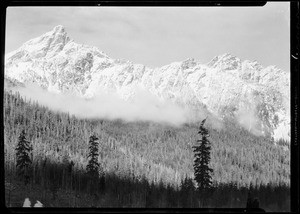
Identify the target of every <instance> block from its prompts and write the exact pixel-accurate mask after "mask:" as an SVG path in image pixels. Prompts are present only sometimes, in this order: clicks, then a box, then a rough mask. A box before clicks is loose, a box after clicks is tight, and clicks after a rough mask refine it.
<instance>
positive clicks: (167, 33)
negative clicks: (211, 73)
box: [5, 2, 290, 71]
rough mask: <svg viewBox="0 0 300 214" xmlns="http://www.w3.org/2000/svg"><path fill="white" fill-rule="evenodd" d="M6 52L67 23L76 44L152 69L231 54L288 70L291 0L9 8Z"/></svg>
mask: <svg viewBox="0 0 300 214" xmlns="http://www.w3.org/2000/svg"><path fill="white" fill-rule="evenodd" d="M6 21H7V22H6V51H5V52H6V53H8V52H10V51H12V50H15V49H17V48H18V47H20V46H21V45H22V44H23V43H24V42H26V41H28V40H29V39H32V38H35V37H37V36H40V35H42V34H43V33H45V32H47V31H50V30H52V29H53V28H54V27H55V26H56V25H63V26H64V27H65V29H66V31H67V32H68V34H69V36H70V37H71V38H72V39H74V40H75V42H77V43H82V44H87V45H92V46H96V47H98V48H100V49H101V50H102V51H104V52H105V53H106V54H108V55H109V56H110V57H112V58H122V59H126V60H130V61H132V62H134V63H141V64H144V65H146V66H148V67H151V68H154V67H160V66H163V65H166V64H169V63H171V62H174V61H182V60H185V59H187V58H195V59H196V60H197V61H200V62H202V63H206V62H208V61H210V60H211V59H212V58H213V57H214V56H216V55H220V54H224V53H231V54H233V55H235V56H237V57H239V58H241V59H242V60H245V59H249V60H257V61H258V62H260V63H261V64H262V65H263V66H268V65H277V66H278V67H279V68H281V69H284V70H286V71H289V63H290V60H289V58H290V56H289V53H290V29H289V22H290V11H289V3H288V2H282V3H279V2H273V3H267V5H265V6H264V7H251V8H249V7H245V8H242V7H225V8H222V7H214V8H213V7H204V8H201V7H151V8H150V7H118V8H117V7H95V8H92V7H69V8H68V7H9V8H8V9H7V20H6Z"/></svg>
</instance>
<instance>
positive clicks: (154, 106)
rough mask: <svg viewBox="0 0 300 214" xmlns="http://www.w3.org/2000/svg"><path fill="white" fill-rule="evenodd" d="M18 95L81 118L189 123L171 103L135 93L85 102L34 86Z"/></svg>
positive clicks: (103, 95) (99, 95)
mask: <svg viewBox="0 0 300 214" xmlns="http://www.w3.org/2000/svg"><path fill="white" fill-rule="evenodd" d="M16 90H17V91H19V93H20V94H21V96H24V97H26V99H31V100H32V101H34V100H35V101H38V103H39V104H41V105H44V106H47V107H49V108H51V109H52V110H56V111H61V112H69V113H70V114H73V115H75V116H77V117H80V118H105V119H123V120H126V121H135V120H143V121H154V122H159V123H168V124H171V125H180V124H183V123H185V122H187V121H188V118H189V115H191V112H190V111H189V110H187V109H186V108H183V107H180V106H178V105H176V104H174V103H171V102H162V101H160V100H159V99H158V98H157V97H155V96H154V95H152V94H151V93H150V92H147V91H144V90H137V92H136V96H135V98H134V99H132V100H130V101H125V100H123V99H121V98H120V97H119V96H118V95H117V94H107V93H100V92H99V93H97V95H96V96H95V97H94V98H92V99H84V98H81V97H78V96H76V95H74V94H70V93H65V94H55V93H51V92H48V91H46V90H43V89H42V88H40V87H39V86H37V85H35V84H28V85H27V86H26V87H25V88H17V89H16Z"/></svg>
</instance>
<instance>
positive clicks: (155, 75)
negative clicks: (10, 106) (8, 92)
mask: <svg viewBox="0 0 300 214" xmlns="http://www.w3.org/2000/svg"><path fill="white" fill-rule="evenodd" d="M5 77H6V78H7V79H9V80H13V81H16V82H18V83H22V84H26V83H31V82H35V83H37V84H38V85H40V86H41V87H43V88H45V89H47V90H49V91H52V92H55V93H64V92H72V93H75V94H77V95H79V96H81V97H85V98H92V97H94V96H95V95H97V93H98V92H99V91H102V92H107V93H116V94H118V95H119V96H120V97H122V98H123V99H125V100H128V99H132V98H133V97H134V96H135V94H136V89H137V88H143V89H145V90H147V91H149V92H150V93H152V94H153V95H155V96H157V97H158V98H159V99H161V100H171V101H173V102H176V103H180V104H183V105H188V106H193V107H197V106H203V105H204V106H206V108H207V109H208V110H209V111H211V112H212V113H214V114H216V115H218V116H220V117H221V118H222V117H224V115H227V116H228V115H231V116H234V117H236V118H237V120H238V121H240V123H241V124H242V125H244V126H245V127H246V128H249V129H253V130H254V129H255V130H256V131H257V132H261V133H270V134H272V135H273V137H274V138H275V139H278V138H280V137H281V138H282V137H284V138H285V139H287V138H288V136H289V126H290V119H289V111H290V110H289V109H290V106H289V100H290V90H289V87H290V86H289V84H290V74H289V72H285V71H282V70H281V69H279V68H277V67H276V66H268V67H266V68H264V67H262V66H261V65H260V64H259V63H258V62H257V61H250V60H245V61H242V60H241V59H239V58H237V57H235V56H233V55H231V54H228V53H227V54H223V55H220V56H216V57H214V58H213V59H212V60H211V61H210V62H209V63H207V64H201V63H199V62H197V61H196V60H195V59H190V58H189V59H186V60H184V61H182V62H173V63H171V64H169V65H165V66H163V67H161V68H155V69H151V68H147V67H145V66H144V65H139V64H134V63H132V62H130V61H125V60H120V59H112V58H110V57H109V56H108V55H107V54H105V53H104V52H103V51H100V50H99V49H98V48H96V47H91V46H87V45H81V44H77V43H75V42H74V41H73V40H71V39H70V37H69V36H68V35H67V32H66V30H65V29H64V27H63V26H56V27H55V28H54V29H53V30H52V31H50V32H48V33H45V34H43V35H42V36H40V37H37V38H35V39H32V40H30V41H28V42H26V43H24V44H23V45H22V46H21V47H20V48H19V49H17V50H16V51H13V52H11V53H9V54H8V55H7V56H6V58H5ZM249 112H250V113H251V114H250V113H249ZM247 114H249V115H250V116H251V118H252V119H251V118H250V116H249V115H248V116H247ZM249 118H250V119H249ZM252 120H253V121H255V123H249V121H252ZM247 121H248V123H247Z"/></svg>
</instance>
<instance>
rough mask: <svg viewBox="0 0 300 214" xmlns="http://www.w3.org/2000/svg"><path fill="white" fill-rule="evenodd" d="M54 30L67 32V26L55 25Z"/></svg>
mask: <svg viewBox="0 0 300 214" xmlns="http://www.w3.org/2000/svg"><path fill="white" fill-rule="evenodd" d="M52 31H54V32H65V27H64V26H62V25H57V26H55V27H54V28H53V30H52Z"/></svg>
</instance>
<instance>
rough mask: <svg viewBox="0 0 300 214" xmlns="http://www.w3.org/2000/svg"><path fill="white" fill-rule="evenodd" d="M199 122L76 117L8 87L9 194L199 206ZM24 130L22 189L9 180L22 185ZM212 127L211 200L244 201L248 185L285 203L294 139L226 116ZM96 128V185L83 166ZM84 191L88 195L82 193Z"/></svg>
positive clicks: (264, 199) (264, 200)
mask: <svg viewBox="0 0 300 214" xmlns="http://www.w3.org/2000/svg"><path fill="white" fill-rule="evenodd" d="M198 125H199V124H184V125H183V126H181V127H172V126H167V125H163V124H157V123H153V122H125V121H121V120H114V121H109V120H104V119H102V120H100V119H84V118H76V117H75V116H73V115H69V114H68V113H62V112H54V111H52V110H50V109H48V108H47V107H44V106H40V105H39V104H38V103H37V102H32V101H30V100H26V99H24V98H22V97H21V96H20V95H19V94H18V93H13V92H7V91H5V93H4V138H5V139H4V143H5V147H4V148H5V151H4V153H5V176H6V183H7V188H6V201H7V203H8V204H10V205H11V206H14V203H16V201H19V200H24V197H25V195H26V193H27V194H29V193H30V194H33V193H35V194H33V195H35V196H36V195H39V196H40V198H41V199H40V200H41V201H42V200H43V201H44V203H46V205H47V206H72V207H73V206H75V207H76V206H101V207H113V206H117V207H199V201H198V199H197V197H194V196H196V195H197V192H196V191H195V182H194V180H193V149H192V146H193V145H194V144H195V143H196V141H197V129H198ZM23 130H24V131H25V133H26V138H27V140H28V141H30V142H31V144H32V147H33V150H32V156H31V158H32V172H31V173H32V179H31V180H30V184H29V185H28V186H27V187H26V188H28V189H26V191H24V194H25V195H23V194H18V195H19V197H18V195H14V194H15V193H16V192H18V191H17V190H18V189H19V191H21V190H20V188H18V187H14V188H12V186H20V185H21V183H18V182H19V181H16V179H15V178H16V176H15V174H16V171H17V170H16V154H15V148H16V145H17V143H18V137H19V135H20V133H21V132H22V131H23ZM208 130H209V133H210V142H211V147H212V149H211V163H210V167H211V168H212V169H213V174H212V181H213V191H212V193H211V196H210V198H209V203H208V205H207V206H210V207H245V204H246V200H247V194H248V192H249V189H251V192H252V193H253V194H254V195H256V197H258V198H259V200H260V205H261V207H262V208H265V209H266V210H275V211H288V210H289V197H290V196H289V186H290V151H289V143H288V142H286V141H283V140H281V141H279V142H274V141H273V140H272V139H270V138H267V137H262V136H260V137H259V136H255V135H253V134H251V133H250V132H248V131H247V130H245V129H243V128H241V127H239V126H238V125H236V123H235V122H234V121H230V120H226V119H224V126H223V127H222V128H218V129H216V128H214V127H213V126H209V125H208ZM92 134H95V135H96V136H97V137H98V138H99V158H98V161H99V163H100V165H101V168H102V169H103V171H104V172H105V184H99V185H96V187H95V186H92V185H91V184H90V182H89V179H88V177H87V175H86V173H85V169H86V166H87V164H88V157H87V156H88V152H87V151H88V142H89V137H90V136H91V135H92ZM13 183H14V185H13ZM39 186H40V187H43V188H42V189H43V190H40V189H39V188H38V187H39ZM92 190H93V191H92ZM95 190H96V191H95ZM91 192H93V194H91ZM48 194H51V195H52V197H50V199H49V197H46V195H48ZM83 194H87V196H86V197H85V198H87V200H83V199H82V198H81V199H79V197H82V196H83ZM14 197H17V198H15V199H14ZM22 197H23V198H22ZM89 197H90V198H91V200H89ZM63 198H65V199H63ZM8 199H9V201H8ZM13 201H14V202H13ZM18 203H20V202H18Z"/></svg>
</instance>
